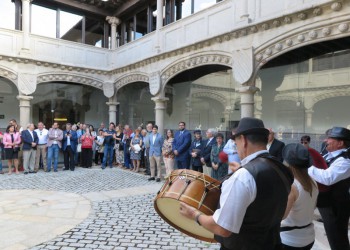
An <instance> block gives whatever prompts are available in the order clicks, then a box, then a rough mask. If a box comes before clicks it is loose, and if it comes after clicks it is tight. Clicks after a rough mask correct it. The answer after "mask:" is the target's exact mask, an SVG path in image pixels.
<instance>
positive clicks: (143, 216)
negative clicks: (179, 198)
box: [32, 194, 220, 250]
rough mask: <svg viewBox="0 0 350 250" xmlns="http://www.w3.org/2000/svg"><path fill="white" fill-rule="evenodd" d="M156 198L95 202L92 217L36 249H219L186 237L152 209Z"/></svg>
mask: <svg viewBox="0 0 350 250" xmlns="http://www.w3.org/2000/svg"><path fill="white" fill-rule="evenodd" d="M153 199H154V195H153V194H149V195H143V196H134V197H126V198H121V199H114V200H108V201H102V202H94V204H93V211H92V213H91V214H90V216H89V217H88V218H87V219H86V220H85V221H84V222H83V223H81V224H80V225H78V226H77V227H76V228H74V229H72V230H70V231H69V232H67V233H65V234H63V235H61V236H59V237H57V238H55V239H53V240H51V241H49V242H47V243H45V244H41V245H39V246H36V247H34V248H32V250H37V249H62V250H63V249H219V248H220V247H219V245H218V244H210V243H206V242H202V241H199V240H196V239H194V238H191V237H187V236H186V235H184V234H182V233H181V232H179V231H178V230H176V229H174V228H172V227H170V226H169V225H168V224H166V223H165V222H164V221H163V220H162V219H161V218H160V217H159V216H158V215H157V214H156V212H155V211H154V209H153Z"/></svg>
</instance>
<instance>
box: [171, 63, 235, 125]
mask: <svg viewBox="0 0 350 250" xmlns="http://www.w3.org/2000/svg"><path fill="white" fill-rule="evenodd" d="M235 89H236V85H235V82H234V80H233V77H232V70H231V68H229V67H227V66H223V65H205V66H200V67H196V68H193V69H189V70H186V71H184V72H181V73H180V74H178V75H176V76H175V77H173V78H172V79H170V80H169V82H168V83H167V85H166V88H165V93H166V97H168V98H169V101H168V103H167V112H166V117H165V123H164V125H165V126H164V127H165V128H170V129H177V124H178V122H179V121H185V122H186V123H187V129H189V130H194V129H202V130H205V129H208V128H218V130H221V131H225V130H227V129H228V128H230V127H231V126H232V125H233V124H235V123H236V121H237V120H239V119H240V110H239V109H236V108H235V103H236V102H237V100H238V99H239V98H240V97H239V93H236V92H235Z"/></svg>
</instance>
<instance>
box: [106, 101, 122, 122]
mask: <svg viewBox="0 0 350 250" xmlns="http://www.w3.org/2000/svg"><path fill="white" fill-rule="evenodd" d="M106 104H107V105H108V106H109V110H108V113H109V122H114V123H116V122H117V106H118V105H119V102H114V101H112V100H111V98H110V101H109V102H106Z"/></svg>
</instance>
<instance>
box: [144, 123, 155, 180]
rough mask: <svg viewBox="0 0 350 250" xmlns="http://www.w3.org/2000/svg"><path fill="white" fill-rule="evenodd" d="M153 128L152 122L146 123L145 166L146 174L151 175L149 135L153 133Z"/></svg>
mask: <svg viewBox="0 0 350 250" xmlns="http://www.w3.org/2000/svg"><path fill="white" fill-rule="evenodd" d="M152 129H153V124H152V123H148V124H147V125H146V130H147V133H146V135H145V136H144V139H143V141H144V147H145V154H144V158H145V167H146V172H145V174H146V175H151V169H150V163H149V138H148V137H149V136H151V135H152Z"/></svg>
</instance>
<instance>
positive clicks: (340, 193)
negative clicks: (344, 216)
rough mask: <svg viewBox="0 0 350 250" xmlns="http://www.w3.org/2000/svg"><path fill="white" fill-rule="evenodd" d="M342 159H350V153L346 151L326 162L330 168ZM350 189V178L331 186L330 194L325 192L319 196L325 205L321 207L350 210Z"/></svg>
mask: <svg viewBox="0 0 350 250" xmlns="http://www.w3.org/2000/svg"><path fill="white" fill-rule="evenodd" d="M340 157H344V158H345V159H349V152H348V151H344V152H342V153H341V154H339V155H338V156H336V157H334V158H332V159H330V160H328V161H326V162H327V165H328V167H330V166H331V165H332V163H333V162H334V161H335V160H336V159H338V158H340ZM349 167H350V166H349ZM349 189H350V177H349V178H347V179H344V180H341V181H338V182H337V183H334V184H333V185H331V186H330V190H329V191H328V192H325V194H322V195H321V196H320V195H319V196H320V198H322V205H323V206H320V207H326V206H332V207H333V208H338V209H350V194H349ZM320 198H319V200H320ZM319 200H318V202H319Z"/></svg>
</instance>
